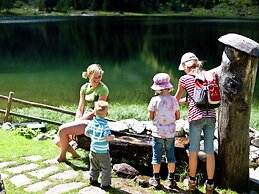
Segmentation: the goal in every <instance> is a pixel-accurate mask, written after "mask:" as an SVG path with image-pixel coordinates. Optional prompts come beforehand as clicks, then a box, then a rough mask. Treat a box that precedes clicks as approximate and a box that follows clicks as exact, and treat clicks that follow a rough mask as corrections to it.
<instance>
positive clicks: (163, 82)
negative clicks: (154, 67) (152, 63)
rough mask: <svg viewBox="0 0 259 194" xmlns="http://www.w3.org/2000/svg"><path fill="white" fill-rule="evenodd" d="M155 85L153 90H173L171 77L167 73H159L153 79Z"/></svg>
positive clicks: (152, 87)
mask: <svg viewBox="0 0 259 194" xmlns="http://www.w3.org/2000/svg"><path fill="white" fill-rule="evenodd" d="M153 81H154V83H153V85H152V86H151V89H152V90H155V91H156V90H164V89H173V86H172V84H171V83H170V76H169V75H168V74H167V73H158V74H156V75H155V76H154V77H153Z"/></svg>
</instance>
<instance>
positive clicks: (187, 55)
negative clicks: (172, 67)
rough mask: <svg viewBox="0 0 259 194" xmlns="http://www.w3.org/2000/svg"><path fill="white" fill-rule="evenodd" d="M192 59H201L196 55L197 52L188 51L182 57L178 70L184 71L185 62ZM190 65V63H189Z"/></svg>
mask: <svg viewBox="0 0 259 194" xmlns="http://www.w3.org/2000/svg"><path fill="white" fill-rule="evenodd" d="M192 60H197V61H198V60H199V59H198V57H196V55H195V54H193V53H191V52H188V53H185V54H184V55H183V56H182V58H181V63H180V65H179V68H178V70H180V71H183V70H184V69H183V65H182V64H183V63H186V62H188V61H192ZM187 66H188V65H187Z"/></svg>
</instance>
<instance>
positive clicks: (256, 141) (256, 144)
mask: <svg viewBox="0 0 259 194" xmlns="http://www.w3.org/2000/svg"><path fill="white" fill-rule="evenodd" d="M251 144H252V145H254V146H256V147H258V148H259V138H255V139H253V140H252V141H251Z"/></svg>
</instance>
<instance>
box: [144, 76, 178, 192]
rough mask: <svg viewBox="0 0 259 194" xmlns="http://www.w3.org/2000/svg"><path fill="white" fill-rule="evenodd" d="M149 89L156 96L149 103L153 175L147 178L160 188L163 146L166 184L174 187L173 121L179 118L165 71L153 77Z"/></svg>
mask: <svg viewBox="0 0 259 194" xmlns="http://www.w3.org/2000/svg"><path fill="white" fill-rule="evenodd" d="M153 81H154V83H153V85H152V86H151V89H153V90H154V91H155V93H156V94H157V95H156V96H154V97H152V98H151V100H150V102H149V105H148V110H149V118H150V119H151V120H152V121H153V128H152V150H153V159H152V164H153V177H152V178H151V179H150V180H149V183H150V185H151V186H153V187H155V188H160V187H161V184H160V176H159V172H160V166H161V159H162V154H163V153H162V152H163V147H164V148H165V154H166V162H167V163H168V172H169V173H168V186H169V188H175V187H176V182H175V178H174V173H175V163H176V159H175V146H174V143H175V135H176V125H175V121H176V120H178V119H180V110H179V105H178V102H177V100H176V98H175V97H174V96H172V95H171V94H170V92H171V91H172V90H173V86H172V84H171V83H170V76H169V75H168V74H167V73H158V74H156V75H155V76H154V78H153Z"/></svg>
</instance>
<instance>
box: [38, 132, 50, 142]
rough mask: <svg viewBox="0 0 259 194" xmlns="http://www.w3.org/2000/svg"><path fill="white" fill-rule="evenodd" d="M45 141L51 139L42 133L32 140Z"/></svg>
mask: <svg viewBox="0 0 259 194" xmlns="http://www.w3.org/2000/svg"><path fill="white" fill-rule="evenodd" d="M47 139H53V137H51V136H49V135H46V134H44V133H41V134H39V135H37V136H36V137H34V140H36V141H41V140H47Z"/></svg>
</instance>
